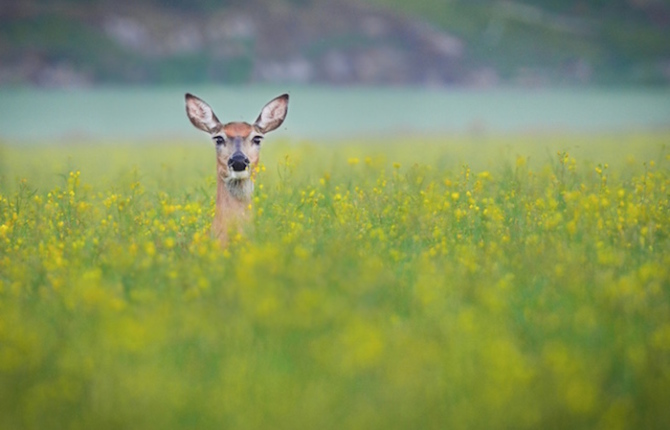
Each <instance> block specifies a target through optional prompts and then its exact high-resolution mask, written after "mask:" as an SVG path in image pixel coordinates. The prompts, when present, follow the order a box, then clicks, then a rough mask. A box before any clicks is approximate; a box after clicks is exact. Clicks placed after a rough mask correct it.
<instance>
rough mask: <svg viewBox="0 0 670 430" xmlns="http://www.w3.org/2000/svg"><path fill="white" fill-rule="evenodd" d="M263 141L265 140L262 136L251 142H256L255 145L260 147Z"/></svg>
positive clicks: (255, 137)
mask: <svg viewBox="0 0 670 430" xmlns="http://www.w3.org/2000/svg"><path fill="white" fill-rule="evenodd" d="M261 140H263V138H262V137H261V136H254V138H253V139H251V141H252V142H254V144H255V145H260V144H261Z"/></svg>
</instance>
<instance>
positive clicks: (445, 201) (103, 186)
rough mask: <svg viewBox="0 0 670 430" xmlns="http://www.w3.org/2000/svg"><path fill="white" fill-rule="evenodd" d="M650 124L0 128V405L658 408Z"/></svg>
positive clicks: (66, 420)
mask: <svg viewBox="0 0 670 430" xmlns="http://www.w3.org/2000/svg"><path fill="white" fill-rule="evenodd" d="M203 140H204V139H203ZM195 142H197V144H196V143H195ZM667 142H670V135H669V134H668V133H667V132H639V133H619V134H578V135H573V134H569V133H565V134H561V133H553V134H540V133H528V134H520V133H517V134H508V135H499V136H493V135H489V134H486V133H479V134H478V133H473V134H467V135H465V134H464V135H453V136H432V137H431V136H428V137H419V136H396V137H394V138H392V139H387V140H382V139H378V140H372V141H370V140H363V139H359V140H357V141H353V140H352V141H347V142H339V143H335V142H316V141H299V142H295V141H291V140H288V139H285V140H282V139H279V140H273V139H268V141H267V143H264V148H263V153H262V157H261V162H262V163H263V164H262V166H261V168H260V171H259V173H258V180H257V184H256V192H255V197H254V202H253V209H252V211H253V221H252V222H251V223H250V225H248V226H247V228H246V229H245V230H244V231H243V232H240V233H239V234H237V235H235V236H234V237H233V240H232V242H231V243H230V245H229V246H228V247H227V248H226V249H221V248H220V247H219V245H218V244H217V243H216V242H215V241H214V240H213V239H212V238H211V237H210V235H209V228H210V224H211V220H212V216H213V210H214V193H215V176H214V150H213V148H211V147H208V145H207V142H204V141H201V140H196V139H194V142H193V143H190V142H182V141H169V140H167V141H155V142H141V143H140V142H132V141H125V142H115V141H109V142H97V143H96V144H95V145H93V144H86V143H85V142H84V143H61V144H53V145H41V144H37V143H36V144H24V145H16V144H10V143H8V142H5V143H2V142H0V428H2V429H47V428H48V429H91V428H95V429H107V428H109V429H118V428H126V429H135V428H136V429H153V428H156V429H181V428H216V429H220V428H244V429H267V428H277V429H284V428H286V429H289V428H290V429H296V428H297V429H301V428H304V429H309V428H320V429H342V428H347V429H373V428H385V429H392V428H399V429H400V428H402V429H407V428H436V429H437V428H439V429H445V428H459V429H496V428H543V429H554V428H555V429H565V428H589V429H591V428H602V429H627V428H645V429H655V428H658V429H661V428H668V426H669V425H670V408H668V399H669V398H670V170H669V167H670V150H669V148H668V147H667Z"/></svg>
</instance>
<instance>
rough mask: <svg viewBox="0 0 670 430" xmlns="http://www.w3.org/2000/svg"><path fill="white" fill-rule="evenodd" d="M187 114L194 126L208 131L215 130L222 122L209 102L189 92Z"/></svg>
mask: <svg viewBox="0 0 670 430" xmlns="http://www.w3.org/2000/svg"><path fill="white" fill-rule="evenodd" d="M186 115H188V119H190V120H191V122H192V123H193V125H194V126H196V127H197V128H199V129H200V130H202V131H206V132H207V133H211V132H213V131H214V129H215V128H216V127H217V126H218V125H220V124H221V123H220V122H219V119H218V118H217V117H216V115H214V111H213V110H212V108H211V107H209V105H208V104H207V103H205V102H204V101H203V100H201V99H199V98H198V97H196V96H194V95H193V94H189V93H186Z"/></svg>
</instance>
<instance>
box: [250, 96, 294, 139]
mask: <svg viewBox="0 0 670 430" xmlns="http://www.w3.org/2000/svg"><path fill="white" fill-rule="evenodd" d="M287 113H288V94H282V95H281V96H279V97H277V98H275V99H273V100H272V101H270V102H269V103H268V104H266V105H265V106H264V107H263V110H261V114H260V115H258V119H257V120H256V123H255V125H256V127H258V128H259V129H260V130H261V132H263V133H267V132H270V131H272V130H274V129H276V128H277V127H279V126H280V125H281V124H282V122H284V118H286V114H287Z"/></svg>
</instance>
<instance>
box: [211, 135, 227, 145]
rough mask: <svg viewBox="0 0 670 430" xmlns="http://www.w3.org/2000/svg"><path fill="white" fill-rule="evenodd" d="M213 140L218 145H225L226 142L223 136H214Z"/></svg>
mask: <svg viewBox="0 0 670 430" xmlns="http://www.w3.org/2000/svg"><path fill="white" fill-rule="evenodd" d="M213 139H214V143H216V144H217V145H223V144H224V143H225V142H226V141H225V140H224V139H223V137H221V136H214V137H213Z"/></svg>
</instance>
